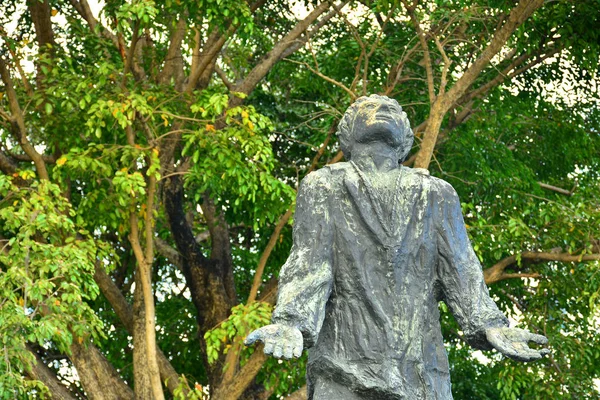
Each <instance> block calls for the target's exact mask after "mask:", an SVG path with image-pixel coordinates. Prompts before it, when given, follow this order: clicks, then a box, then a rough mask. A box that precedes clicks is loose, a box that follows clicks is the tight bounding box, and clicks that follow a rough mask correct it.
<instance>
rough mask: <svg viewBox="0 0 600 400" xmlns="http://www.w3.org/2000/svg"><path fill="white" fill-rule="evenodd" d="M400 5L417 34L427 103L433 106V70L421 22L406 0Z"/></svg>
mask: <svg viewBox="0 0 600 400" xmlns="http://www.w3.org/2000/svg"><path fill="white" fill-rule="evenodd" d="M402 3H403V4H404V6H405V7H406V10H407V11H408V15H409V16H410V19H411V21H412V23H413V25H414V27H415V31H416V32H417V37H418V38H419V43H420V44H421V49H423V63H424V67H425V72H426V73H427V92H428V93H429V103H430V104H431V105H433V103H434V102H435V83H434V81H433V68H432V65H431V54H430V53H429V45H428V44H427V37H426V35H425V33H424V32H423V29H422V28H421V22H420V21H419V19H418V18H417V14H416V13H415V8H414V6H410V5H409V4H408V2H407V1H406V0H403V1H402Z"/></svg>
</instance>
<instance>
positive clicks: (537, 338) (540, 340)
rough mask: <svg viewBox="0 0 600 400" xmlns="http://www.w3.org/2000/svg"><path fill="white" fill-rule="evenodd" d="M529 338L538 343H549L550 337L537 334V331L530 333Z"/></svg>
mask: <svg viewBox="0 0 600 400" xmlns="http://www.w3.org/2000/svg"><path fill="white" fill-rule="evenodd" d="M527 339H528V340H530V341H532V342H535V343H537V344H547V343H548V338H547V337H546V336H543V335H537V334H535V333H530V334H529V337H528V338H527Z"/></svg>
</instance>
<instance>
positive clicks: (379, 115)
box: [337, 94, 414, 161]
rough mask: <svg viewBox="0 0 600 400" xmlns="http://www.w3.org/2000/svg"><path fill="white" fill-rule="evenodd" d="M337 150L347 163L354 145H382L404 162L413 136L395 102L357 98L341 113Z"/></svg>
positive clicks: (383, 99)
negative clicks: (338, 149) (380, 143)
mask: <svg viewBox="0 0 600 400" xmlns="http://www.w3.org/2000/svg"><path fill="white" fill-rule="evenodd" d="M337 133H338V137H339V140H340V148H341V149H342V152H343V153H344V156H345V157H346V159H347V160H350V159H351V157H352V147H353V145H354V144H355V143H369V142H376V141H385V142H386V143H387V144H388V145H390V146H391V147H393V148H395V149H396V151H397V153H398V160H399V161H404V159H405V158H406V156H408V153H409V151H410V149H411V147H412V143H413V139H414V135H413V132H412V130H411V129H410V122H409V121H408V117H407V116H406V113H405V112H404V111H402V107H401V106H400V104H398V102H397V101H396V100H394V99H390V98H389V97H387V96H380V95H376V94H373V95H371V96H363V97H359V98H358V99H357V100H356V101H355V102H354V103H353V104H352V105H351V106H350V107H348V109H347V110H346V112H345V113H344V116H343V117H342V120H341V121H340V123H339V125H338V132H337Z"/></svg>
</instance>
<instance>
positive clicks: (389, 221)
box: [246, 95, 548, 400]
mask: <svg viewBox="0 0 600 400" xmlns="http://www.w3.org/2000/svg"><path fill="white" fill-rule="evenodd" d="M338 133H339V139H340V144H341V148H342V151H343V152H344V155H345V157H346V159H347V160H348V162H343V163H338V164H334V165H330V166H326V167H324V168H322V169H320V170H319V171H316V172H313V173H311V174H309V175H308V176H306V178H304V180H303V181H302V183H301V185H300V190H299V193H298V199H297V206H296V216H295V224H294V245H293V247H292V250H291V254H290V256H289V258H288V260H287V262H286V263H285V265H284V266H283V268H282V270H281V275H280V280H279V293H278V299H277V307H276V309H275V311H274V313H273V318H272V323H273V324H272V325H268V326H265V327H263V328H260V329H258V330H256V331H254V332H252V333H251V334H250V335H249V336H248V338H247V339H246V343H247V344H252V343H254V342H255V341H257V340H259V341H262V342H264V344H265V349H264V351H265V353H267V354H272V355H273V356H274V357H277V358H281V357H284V358H292V357H299V356H300V354H301V353H302V350H303V348H310V351H309V359H308V367H307V378H308V395H309V396H308V397H309V399H315V400H321V399H326V400H351V399H373V400H375V399H377V400H384V399H407V400H413V399H440V400H446V399H451V398H452V393H451V390H450V374H449V367H448V358H447V355H446V351H445V349H444V344H443V340H442V333H441V329H440V322H439V311H438V301H441V300H443V301H445V302H446V304H447V305H448V306H449V308H450V310H451V311H452V313H453V314H454V316H455V317H456V319H457V321H458V323H459V324H460V326H461V327H462V329H463V331H464V334H465V337H466V338H467V341H468V342H469V343H470V344H471V345H472V346H473V347H475V348H478V349H485V350H489V349H492V348H495V349H497V350H498V351H500V352H502V353H503V354H504V355H506V356H508V357H510V358H513V359H515V360H519V361H531V360H535V359H539V358H540V357H541V356H542V355H544V354H546V353H547V352H548V350H547V349H541V350H534V349H531V348H529V347H528V345H527V342H528V341H534V342H536V343H539V344H545V343H546V342H547V339H546V338H545V337H544V336H541V335H536V334H533V333H530V332H528V331H525V330H522V329H516V328H509V327H508V320H507V318H506V317H505V316H504V315H503V313H502V312H500V311H499V310H498V308H497V306H496V304H495V303H494V301H493V300H492V299H491V298H490V296H489V294H488V289H487V287H486V285H485V283H484V280H483V274H482V271H481V265H480V264H479V261H478V259H477V256H476V255H475V253H474V251H473V249H472V247H471V244H470V242H469V239H468V237H467V232H466V229H465V224H464V221H463V217H462V212H461V208H460V202H459V199H458V196H457V194H456V192H455V191H454V189H453V188H452V186H450V184H448V183H447V182H445V181H443V180H441V179H438V178H434V177H431V176H429V175H428V174H427V173H426V171H424V170H416V169H411V168H406V167H404V166H402V165H401V164H400V162H401V161H402V160H404V158H405V157H406V156H407V155H408V152H409V151H410V148H411V146H412V141H413V133H412V131H411V129H410V124H409V122H408V119H407V117H406V113H405V112H403V111H402V108H401V107H400V106H399V105H398V103H397V102H396V101H395V100H392V99H389V98H387V97H384V96H377V95H373V96H369V97H361V98H359V99H358V100H357V101H356V102H355V103H354V104H352V105H351V106H350V107H349V108H348V110H347V111H346V113H345V114H344V117H343V119H342V121H341V122H340V125H339V132H338Z"/></svg>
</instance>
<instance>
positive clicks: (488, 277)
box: [483, 251, 600, 285]
mask: <svg viewBox="0 0 600 400" xmlns="http://www.w3.org/2000/svg"><path fill="white" fill-rule="evenodd" d="M520 256H521V259H522V260H523V259H525V260H530V261H531V262H533V263H540V262H545V261H559V262H583V261H598V260H600V253H593V254H571V253H553V252H543V251H540V252H538V251H524V252H522V253H521V254H520ZM516 263H517V256H516V255H512V256H508V257H506V258H503V259H502V260H500V261H498V262H497V263H496V264H494V265H493V266H491V267H489V268H486V269H484V270H483V276H484V278H485V283H486V284H488V285H491V284H493V283H496V282H499V281H502V280H505V279H510V278H516V277H539V274H537V276H526V275H531V274H528V273H525V274H523V273H520V274H511V273H506V272H505V270H506V269H507V268H508V267H510V266H512V265H515V264H516Z"/></svg>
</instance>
